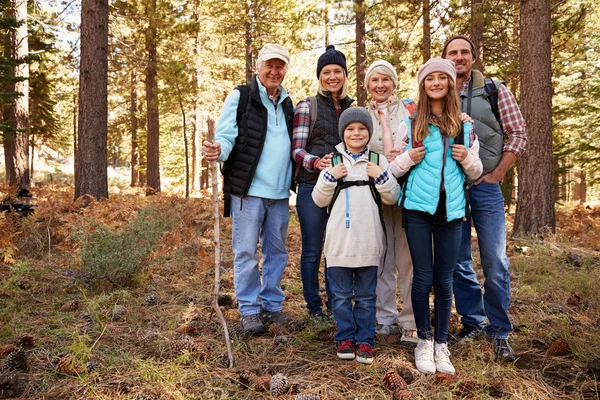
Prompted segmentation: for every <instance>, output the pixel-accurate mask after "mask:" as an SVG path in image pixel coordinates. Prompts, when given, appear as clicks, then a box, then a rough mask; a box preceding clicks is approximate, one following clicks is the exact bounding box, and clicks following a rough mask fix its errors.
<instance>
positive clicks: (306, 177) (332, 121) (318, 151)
mask: <svg viewBox="0 0 600 400" xmlns="http://www.w3.org/2000/svg"><path fill="white" fill-rule="evenodd" d="M353 101H354V99H352V98H350V97H349V96H346V97H345V98H343V99H342V100H340V106H341V110H342V112H344V110H345V109H347V108H348V107H350V105H351V104H352V102H353ZM339 119H340V118H339V117H338V115H337V112H336V110H335V106H334V105H333V98H332V97H331V92H325V96H322V95H320V94H318V95H317V119H316V121H315V124H314V127H313V130H312V132H310V134H309V139H308V143H307V144H306V151H307V152H308V153H309V154H312V155H314V156H317V157H323V156H324V155H325V154H329V153H335V152H336V151H337V150H336V149H335V146H336V145H337V144H338V143H340V142H341V141H342V140H341V139H340V134H339V132H338V125H339V124H338V121H339ZM318 178H319V171H316V172H309V171H307V170H306V169H304V168H300V170H299V171H298V177H297V181H298V183H310V184H313V185H314V184H315V183H317V179H318Z"/></svg>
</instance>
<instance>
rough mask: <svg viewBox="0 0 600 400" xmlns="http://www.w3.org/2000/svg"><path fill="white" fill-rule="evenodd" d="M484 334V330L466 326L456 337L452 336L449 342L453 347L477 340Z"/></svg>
mask: <svg viewBox="0 0 600 400" xmlns="http://www.w3.org/2000/svg"><path fill="white" fill-rule="evenodd" d="M482 334H483V329H482V328H480V327H478V326H473V325H464V326H463V328H462V329H461V330H460V332H458V333H457V334H456V335H450V337H449V338H448V339H449V340H448V341H449V343H450V344H451V345H455V344H458V343H460V342H462V341H464V340H467V339H477V338H478V337H479V336H481V335H482Z"/></svg>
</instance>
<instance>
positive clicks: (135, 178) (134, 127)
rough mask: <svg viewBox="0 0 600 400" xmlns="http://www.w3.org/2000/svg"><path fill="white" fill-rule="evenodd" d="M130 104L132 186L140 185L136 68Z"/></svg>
mask: <svg viewBox="0 0 600 400" xmlns="http://www.w3.org/2000/svg"><path fill="white" fill-rule="evenodd" d="M129 101H130V104H129V119H130V120H131V128H130V129H131V186H132V187H134V186H138V185H139V170H138V162H139V160H138V158H139V145H138V119H137V73H136V70H135V67H133V68H132V69H131V95H130V99H129Z"/></svg>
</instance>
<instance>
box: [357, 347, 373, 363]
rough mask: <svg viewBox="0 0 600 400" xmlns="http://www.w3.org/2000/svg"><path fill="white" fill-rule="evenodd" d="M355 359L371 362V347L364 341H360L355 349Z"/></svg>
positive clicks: (361, 361) (360, 361)
mask: <svg viewBox="0 0 600 400" xmlns="http://www.w3.org/2000/svg"><path fill="white" fill-rule="evenodd" d="M356 361H358V362H359V363H362V364H371V363H372V362H373V349H372V348H371V346H369V345H368V344H365V343H361V344H360V346H358V350H356Z"/></svg>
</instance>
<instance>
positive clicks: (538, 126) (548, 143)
mask: <svg viewBox="0 0 600 400" xmlns="http://www.w3.org/2000/svg"><path fill="white" fill-rule="evenodd" d="M520 25H521V53H520V70H521V104H522V111H523V116H524V117H525V120H526V121H527V135H528V141H527V151H526V152H525V154H524V155H523V156H522V157H521V160H520V163H519V197H518V202H517V213H516V216H515V224H514V231H513V233H517V232H519V233H524V234H529V235H534V234H545V233H548V232H554V231H555V228H556V220H555V213H554V196H553V189H552V182H553V168H552V166H553V161H552V64H551V60H550V47H551V46H550V38H551V36H550V0H521V24H520Z"/></svg>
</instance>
